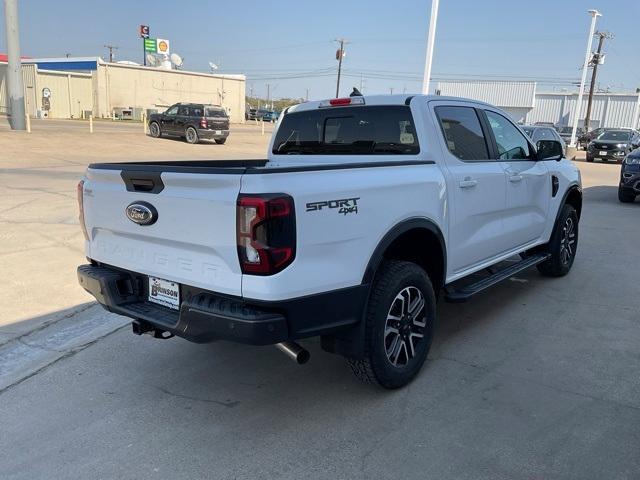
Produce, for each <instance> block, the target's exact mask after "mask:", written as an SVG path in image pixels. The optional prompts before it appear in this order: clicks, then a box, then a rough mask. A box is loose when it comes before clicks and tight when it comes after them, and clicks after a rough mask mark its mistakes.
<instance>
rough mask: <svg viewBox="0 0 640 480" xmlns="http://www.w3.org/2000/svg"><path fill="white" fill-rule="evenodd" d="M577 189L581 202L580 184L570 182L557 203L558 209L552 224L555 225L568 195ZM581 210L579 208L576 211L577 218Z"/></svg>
mask: <svg viewBox="0 0 640 480" xmlns="http://www.w3.org/2000/svg"><path fill="white" fill-rule="evenodd" d="M574 191H577V192H578V194H579V195H580V203H581V204H582V188H580V185H578V184H577V183H572V184H570V185H569V188H567V191H566V192H564V195H563V196H562V200H560V203H559V204H558V211H557V212H556V219H555V221H554V222H553V225H554V227H555V225H556V224H557V223H558V218H560V213H561V212H562V207H563V206H564V205H565V204H566V203H567V199H568V198H569V195H571V193H572V192H574ZM581 212H582V208H580V212H578V219H580V213H581Z"/></svg>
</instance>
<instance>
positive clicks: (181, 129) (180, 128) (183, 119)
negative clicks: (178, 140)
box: [175, 105, 190, 136]
mask: <svg viewBox="0 0 640 480" xmlns="http://www.w3.org/2000/svg"><path fill="white" fill-rule="evenodd" d="M189 120H190V117H189V106H188V105H180V106H179V107H178V115H176V123H175V125H176V135H180V136H184V135H185V130H186V129H187V124H188V123H189Z"/></svg>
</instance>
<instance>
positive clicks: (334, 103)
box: [318, 96, 365, 108]
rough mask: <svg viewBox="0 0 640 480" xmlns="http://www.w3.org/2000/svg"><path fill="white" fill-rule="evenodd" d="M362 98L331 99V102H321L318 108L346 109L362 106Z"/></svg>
mask: <svg viewBox="0 0 640 480" xmlns="http://www.w3.org/2000/svg"><path fill="white" fill-rule="evenodd" d="M364 104H365V102H364V97H360V96H358V97H345V98H332V99H331V100H323V101H321V102H320V104H319V105H318V107H319V108H324V107H346V106H347V105H364Z"/></svg>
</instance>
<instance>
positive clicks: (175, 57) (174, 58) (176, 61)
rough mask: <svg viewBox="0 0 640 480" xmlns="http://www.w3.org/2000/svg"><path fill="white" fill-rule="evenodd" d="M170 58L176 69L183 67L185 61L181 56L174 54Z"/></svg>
mask: <svg viewBox="0 0 640 480" xmlns="http://www.w3.org/2000/svg"><path fill="white" fill-rule="evenodd" d="M169 58H170V59H171V63H173V64H174V65H175V67H176V69H178V68H180V67H181V66H182V63H183V62H184V60H183V59H182V57H181V56H180V55H178V54H177V53H172V54H171V55H170V56H169Z"/></svg>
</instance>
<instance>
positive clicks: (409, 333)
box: [348, 261, 436, 389]
mask: <svg viewBox="0 0 640 480" xmlns="http://www.w3.org/2000/svg"><path fill="white" fill-rule="evenodd" d="M435 304H436V299H435V294H434V291H433V286H432V285H431V281H430V280H429V277H428V276H427V274H426V272H425V271H424V270H423V269H422V268H420V267H419V266H418V265H416V264H414V263H410V262H404V261H389V262H386V263H385V264H383V266H382V267H381V268H380V271H379V273H378V274H377V275H376V278H375V280H374V283H373V286H372V289H371V294H370V297H369V302H368V304H367V311H366V316H365V319H364V321H365V345H364V349H365V354H364V358H362V359H353V358H351V359H348V362H349V366H350V367H351V369H352V371H353V373H354V374H355V375H356V376H357V377H358V378H359V379H360V380H362V381H364V382H366V383H374V384H377V385H380V386H381V387H384V388H388V389H393V388H399V387H402V386H404V385H406V384H407V383H409V382H410V381H411V380H412V379H413V378H414V377H415V376H416V374H417V373H418V372H419V371H420V368H422V365H423V364H424V362H425V360H426V359H427V354H428V353H429V348H430V346H431V340H432V337H433V328H434V322H435V318H436V310H435Z"/></svg>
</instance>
